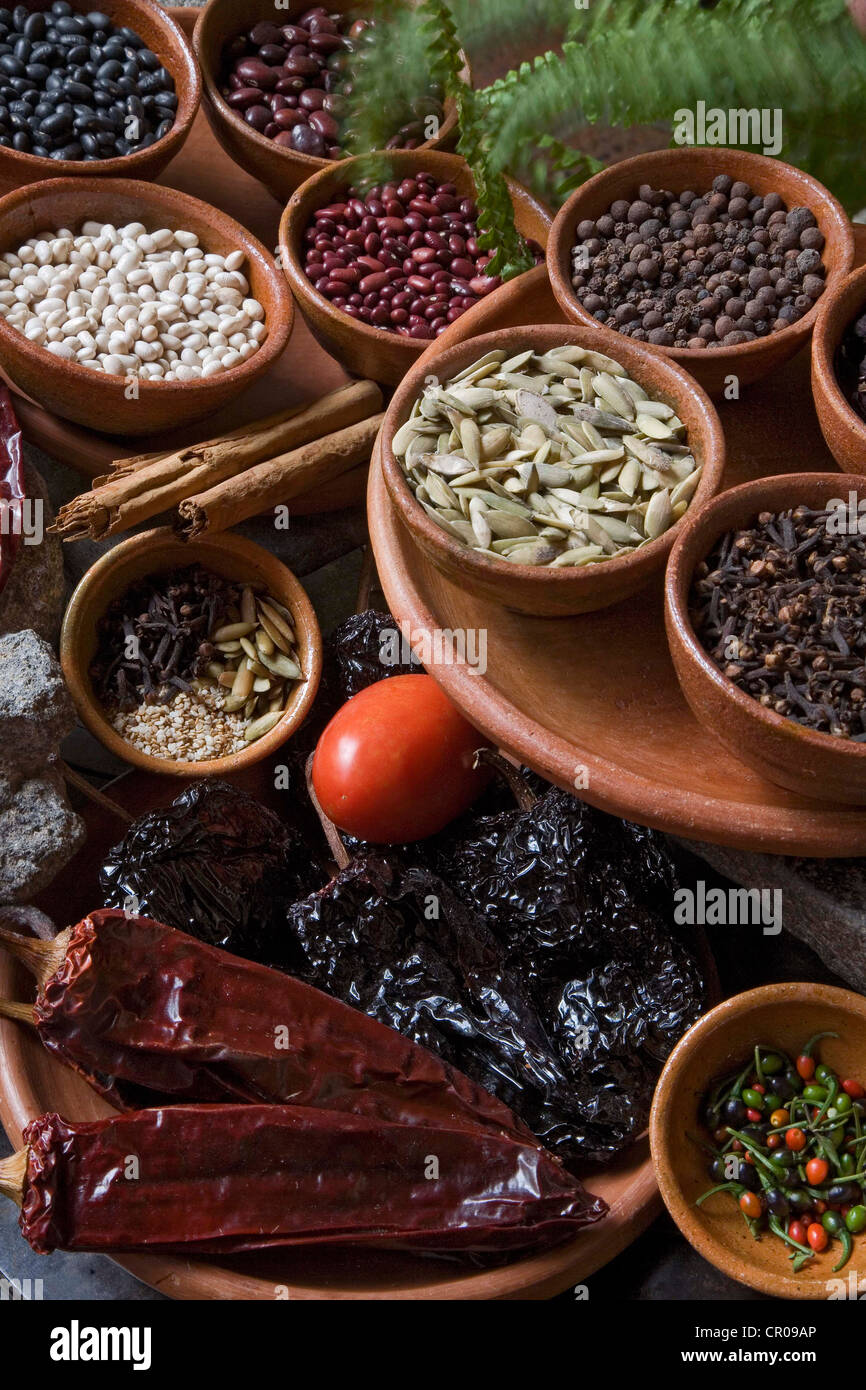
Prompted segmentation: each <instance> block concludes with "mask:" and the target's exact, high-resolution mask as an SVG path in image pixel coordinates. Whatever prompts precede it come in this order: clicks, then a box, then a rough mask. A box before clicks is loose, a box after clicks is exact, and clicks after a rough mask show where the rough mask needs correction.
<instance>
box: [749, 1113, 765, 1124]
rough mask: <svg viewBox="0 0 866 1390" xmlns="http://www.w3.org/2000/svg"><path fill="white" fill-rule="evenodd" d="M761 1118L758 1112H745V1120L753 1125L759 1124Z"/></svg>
mask: <svg viewBox="0 0 866 1390" xmlns="http://www.w3.org/2000/svg"><path fill="white" fill-rule="evenodd" d="M761 1118H762V1116H761V1112H760V1110H747V1111H746V1119H747V1120H751V1121H752V1124H753V1125H756V1124H758V1123H759V1122H760V1120H761Z"/></svg>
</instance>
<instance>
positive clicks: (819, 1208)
mask: <svg viewBox="0 0 866 1390" xmlns="http://www.w3.org/2000/svg"><path fill="white" fill-rule="evenodd" d="M812 1205H813V1206H814V1208H815V1210H816V1212H817V1213H818V1215H819V1216H823V1215H824V1212H825V1211H826V1210H827V1203H826V1202H822V1201H821V1198H820V1197H817V1198H816V1199H815V1201H814V1202H813V1204H812Z"/></svg>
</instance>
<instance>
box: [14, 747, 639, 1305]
mask: <svg viewBox="0 0 866 1390" xmlns="http://www.w3.org/2000/svg"><path fill="white" fill-rule="evenodd" d="M273 761H274V759H273V758H272V759H271V760H270V762H266V763H263V764H258V765H256V766H255V767H252V768H248V769H246V770H245V772H243V773H242V774H240V775H234V776H232V777H231V778H230V780H231V781H232V782H233V783H234V784H235V785H236V786H239V787H242V788H244V789H245V790H246V791H249V792H250V793H252V794H253V795H255V796H258V797H259V798H260V799H261V800H262V801H264V802H265V803H266V804H268V805H270V806H271V807H272V808H274V809H277V808H278V807H280V804H281V803H282V809H283V813H284V814H285V797H284V796H280V794H278V793H276V792H275V790H274V779H273V775H272V768H271V763H273ZM110 790H111V794H112V796H113V797H114V798H115V799H116V800H117V801H118V803H120V804H122V805H123V806H125V807H127V808H129V810H130V811H132V812H133V813H134V814H135V815H136V816H141V815H143V814H144V813H145V812H146V811H148V810H152V809H154V808H155V807H157V806H164V805H166V804H167V802H168V801H169V800H170V799H171V798H172V797H174V796H175V795H177V794H178V793H179V792H180V790H181V785H180V784H178V783H175V784H173V785H171V786H169V785H168V783H167V782H166V780H165V778H162V777H157V776H153V775H151V774H149V773H143V772H133V773H130V774H129V775H128V776H126V777H124V778H122V779H120V780H119V781H118V782H117V783H115V784H114V786H113V787H112V788H111V789H110ZM82 814H84V815H85V818H86V820H87V827H88V840H87V848H86V851H85V852H84V853H83V854H80V855H78V856H77V857H76V859H75V860H74V861H73V862H72V864H70V865H69V866H68V867H67V868H66V870H65V871H64V872H63V873H62V874H61V875H60V876H59V877H58V878H57V879H56V880H55V881H54V883H53V884H52V885H51V888H50V889H49V890H48V891H47V892H46V893H45V894H43V895H42V897H41V898H40V899H39V901H38V906H39V907H40V908H42V910H43V911H45V912H47V913H48V914H49V916H51V917H52V918H53V920H54V921H55V922H56V924H57V925H58V927H64V926H67V925H69V924H70V923H72V922H74V921H77V920H78V919H79V918H80V917H82V916H84V915H86V914H87V912H89V911H91V910H92V909H93V908H94V907H95V906H97V905H99V904H101V902H102V899H101V897H100V895H99V892H98V884H97V872H98V867H99V864H100V863H101V862H102V860H103V858H104V856H105V854H106V852H107V851H108V849H109V848H110V847H111V845H113V844H115V843H116V842H117V841H118V840H119V839H121V838H122V836H123V833H124V825H123V822H122V821H120V820H119V819H117V818H116V817H114V816H112V815H111V814H109V813H107V812H106V811H104V810H103V809H101V808H99V807H95V806H93V805H92V804H88V805H87V806H86V807H84V808H82ZM32 998H33V984H32V981H30V980H29V978H28V977H27V975H26V974H24V973H22V972H21V971H20V970H19V968H18V967H16V966H14V965H13V963H12V962H11V961H10V959H9V957H8V956H7V955H6V954H5V953H4V952H3V951H2V950H0V999H17V1000H28V1001H29V1000H32ZM48 1110H57V1111H59V1112H60V1114H61V1115H64V1116H65V1117H66V1118H67V1119H76V1120H87V1119H96V1118H99V1117H101V1116H103V1115H106V1114H110V1113H111V1108H110V1106H108V1105H107V1103H106V1102H105V1101H103V1100H102V1099H101V1098H100V1097H99V1096H98V1095H97V1094H96V1093H95V1092H94V1091H92V1090H91V1089H90V1087H89V1086H88V1085H87V1084H86V1083H85V1082H84V1081H82V1079H81V1078H80V1077H79V1076H78V1075H77V1074H76V1073H74V1072H72V1071H71V1070H69V1069H68V1068H66V1067H64V1066H62V1065H61V1064H60V1063H59V1062H57V1061H55V1060H54V1059H53V1058H52V1057H51V1056H50V1055H49V1054H48V1052H46V1051H45V1049H44V1048H43V1047H42V1044H41V1043H40V1042H39V1040H38V1038H37V1037H36V1035H35V1034H34V1033H33V1032H32V1031H31V1030H30V1029H28V1028H25V1027H23V1026H22V1025H20V1024H17V1023H13V1022H10V1021H9V1020H6V1019H0V1122H2V1124H3V1128H4V1129H5V1131H6V1133H7V1135H8V1137H9V1140H10V1142H11V1143H12V1144H13V1145H14V1146H15V1147H16V1148H18V1147H19V1146H20V1143H21V1133H22V1130H23V1128H24V1127H25V1125H27V1124H28V1123H29V1121H30V1120H32V1119H34V1118H35V1117H36V1116H37V1115H41V1114H43V1113H45V1112H46V1111H48ZM586 1185H587V1186H588V1187H589V1188H590V1190H591V1191H593V1192H596V1193H598V1194H599V1195H600V1196H602V1197H604V1199H605V1200H606V1201H607V1202H608V1204H609V1206H610V1212H609V1213H608V1215H607V1216H606V1217H605V1218H604V1220H603V1221H601V1222H599V1223H598V1225H596V1226H594V1227H592V1228H590V1229H589V1230H587V1231H585V1232H584V1233H583V1234H582V1235H581V1236H580V1237H579V1238H578V1239H577V1240H575V1241H573V1242H571V1243H570V1244H568V1245H565V1246H562V1247H560V1248H559V1249H556V1250H552V1251H549V1252H547V1253H545V1254H542V1255H537V1256H534V1257H532V1258H530V1259H519V1260H512V1261H509V1263H507V1264H505V1265H502V1266H500V1267H498V1268H494V1269H487V1270H482V1271H479V1270H478V1269H468V1268H466V1267H465V1266H463V1267H461V1266H460V1265H459V1264H457V1263H456V1262H453V1261H449V1260H432V1259H423V1258H419V1257H410V1256H406V1255H398V1254H395V1253H387V1252H373V1251H361V1252H355V1253H352V1252H342V1253H341V1252H335V1251H332V1250H330V1251H327V1252H324V1253H323V1252H314V1251H306V1252H302V1251H294V1252H293V1251H283V1252H276V1253H272V1254H268V1255H266V1256H265V1255H261V1254H260V1255H256V1254H250V1255H247V1256H243V1257H238V1258H236V1259H234V1260H229V1261H216V1260H205V1259H199V1260H187V1259H182V1258H174V1257H154V1256H145V1255H132V1256H123V1257H120V1258H119V1259H118V1263H119V1264H122V1265H123V1267H124V1268H125V1269H128V1270H129V1271H130V1273H132V1274H134V1275H136V1276H137V1277H138V1278H140V1279H143V1280H144V1281H145V1282H146V1283H148V1284H151V1285H152V1286H153V1287H154V1288H156V1289H159V1290H160V1291H161V1292H162V1293H165V1294H168V1295H169V1296H170V1297H172V1298H178V1299H233V1300H238V1299H244V1300H246V1299H256V1300H263V1301H268V1300H273V1299H274V1298H275V1297H276V1296H277V1295H276V1292H275V1289H276V1287H277V1286H286V1287H287V1288H288V1291H289V1297H290V1298H292V1299H301V1300H307V1299H337V1300H340V1299H359V1300H366V1299H388V1300H393V1299H398V1300H399V1299H407V1300H426V1299H448V1300H474V1299H479V1300H480V1299H490V1298H497V1299H499V1298H505V1299H508V1298H519V1299H527V1298H528V1299H541V1298H549V1297H551V1296H553V1295H554V1294H556V1293H561V1292H562V1291H563V1290H565V1289H568V1288H570V1287H572V1286H573V1285H574V1284H576V1283H580V1282H582V1281H583V1280H584V1279H587V1278H588V1277H589V1276H590V1274H592V1273H594V1272H595V1270H597V1269H599V1268H601V1266H602V1265H604V1264H606V1263H607V1262H608V1261H609V1260H611V1259H613V1257H614V1256H615V1255H617V1254H619V1253H620V1251H621V1250H624V1249H625V1248H626V1246H627V1245H629V1244H630V1243H631V1242H632V1241H633V1240H635V1239H636V1238H637V1236H639V1235H640V1234H641V1232H642V1231H644V1230H645V1229H646V1227H647V1226H649V1224H650V1222H651V1221H652V1220H653V1219H654V1218H655V1216H656V1215H657V1214H658V1212H659V1211H660V1210H661V1199H660V1197H659V1194H658V1189H657V1187H656V1182H655V1177H654V1174H653V1168H652V1163H651V1161H650V1156H649V1141H648V1139H647V1138H646V1137H644V1138H642V1139H641V1140H639V1141H638V1142H637V1143H636V1144H635V1145H633V1146H632V1148H631V1149H630V1150H629V1151H628V1153H627V1154H625V1155H624V1156H623V1157H622V1158H620V1159H619V1161H618V1162H616V1163H614V1164H611V1165H610V1166H609V1167H607V1168H605V1169H604V1170H603V1171H602V1172H601V1173H599V1174H598V1175H596V1174H589V1175H587V1177H586Z"/></svg>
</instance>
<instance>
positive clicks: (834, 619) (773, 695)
mask: <svg viewBox="0 0 866 1390" xmlns="http://www.w3.org/2000/svg"><path fill="white" fill-rule="evenodd" d="M665 621H666V626H667V634H668V642H669V645H670V650H671V656H672V658H673V662H674V666H675V667H676V671H677V675H678V677H679V680H680V684H681V686H682V689H683V693H684V695H685V697H686V700H687V701H688V703H689V705H690V707H691V709H692V712H693V713H694V715H695V717H696V718H697V719H698V720H699V721H700V722H701V723H702V724H704V725H705V726H706V727H707V728H708V729H710V730H711V731H712V732H713V734H714V735H715V736H716V737H717V738H718V739H719V740H720V741H721V742H722V743H723V744H724V745H725V746H726V747H727V748H729V749H730V750H731V751H732V752H733V753H734V754H735V755H736V756H737V757H738V758H740V759H741V760H742V761H743V762H744V763H747V764H748V765H749V766H750V767H752V768H754V770H755V771H756V772H757V773H759V774H760V776H761V777H764V778H766V780H767V781H769V782H774V783H776V784H777V785H779V786H782V787H785V788H787V789H788V790H789V791H792V792H796V793H798V794H799V795H800V796H802V797H804V798H809V799H812V800H818V801H830V802H836V803H839V804H842V805H851V806H862V805H866V480H864V479H863V478H862V477H860V476H858V475H857V474H844V473H795V474H790V475H787V476H784V475H783V476H778V477H772V478H761V479H758V480H757V481H754V482H750V483H745V484H743V486H741V487H737V488H733V489H732V490H730V491H729V492H725V493H722V494H721V495H720V496H719V497H716V498H715V499H713V501H711V502H710V503H709V504H708V505H707V506H706V507H705V508H703V510H702V511H701V512H699V513H696V514H695V515H694V516H693V517H692V518H689V519H687V520H686V522H685V524H684V526H683V528H682V530H681V532H680V535H679V537H678V539H677V541H676V542H675V544H674V548H673V550H672V552H671V556H670V560H669V561H668V568H667V576H666V596H665Z"/></svg>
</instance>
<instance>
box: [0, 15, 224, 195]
mask: <svg viewBox="0 0 866 1390" xmlns="http://www.w3.org/2000/svg"><path fill="white" fill-rule="evenodd" d="M71 4H72V8H73V10H75V11H76V12H81V13H84V14H87V13H89V12H90V11H91V10H93V9H94V8H95V6H94V5H92V4H90V3H89V0H71ZM49 7H50V0H44V3H37V4H30V5H28V7H27V8H28V9H31V10H44V9H48V8H49ZM99 9H100V11H101V13H102V14H106V15H108V17H109V19H110V20H111V22H112V24H114V25H115V26H116V27H117V28H129V29H132V30H134V32H135V33H136V34H138V35H139V37H140V38H142V39H143V40H144V42H145V43H146V44H147V47H148V48H150V49H151V50H152V51H153V52H154V53H155V54H156V55H157V57H158V58H159V59H160V60H161V62H162V65H163V67H165V68H167V69H168V71H169V72H170V73H171V75H172V77H173V78H174V85H175V91H176V92H177V112H176V115H175V121H174V125H173V126H172V128H171V130H170V131H169V132H168V134H167V135H165V136H164V137H163V138H162V140H157V142H156V144H154V145H151V146H149V147H148V148H147V149H144V150H139V151H137V152H136V153H133V154H127V155H123V156H122V157H120V156H119V157H117V158H116V159H100V160H92V161H91V160H85V159H74V160H73V159H41V158H40V157H39V156H37V155H32V154H22V153H21V152H20V151H19V150H10V149H6V148H5V147H4V146H0V189H2V190H3V191H6V190H7V189H12V188H21V187H23V186H24V185H25V184H32V183H36V182H38V181H39V180H41V179H60V178H72V177H78V178H86V179H91V180H92V179H94V178H96V177H100V178H122V179H155V178H156V177H157V175H158V174H161V173H162V171H163V169H164V168H165V167H166V165H167V164H168V163H169V161H170V160H172V159H174V157H175V155H176V154H177V153H178V151H179V150H180V148H181V146H182V145H183V143H184V141H185V140H186V137H187V136H188V135H189V132H190V130H191V129H192V123H193V121H194V120H195V114H196V112H197V111H198V107H199V102H200V100H201V80H200V78H199V72H198V65H197V63H196V61H195V58H194V57H193V55H192V52H191V50H190V46H189V43H188V41H187V38H186V35H185V34H184V32H183V30H182V29H181V28H180V26H179V25H178V24H176V23H175V21H174V20H173V19H172V18H171V16H170V15H168V14H166V12H165V10H164V9H163V8H162V6H161V5H158V4H156V3H155V0H105V4H102V3H101V0H100V4H99Z"/></svg>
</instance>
